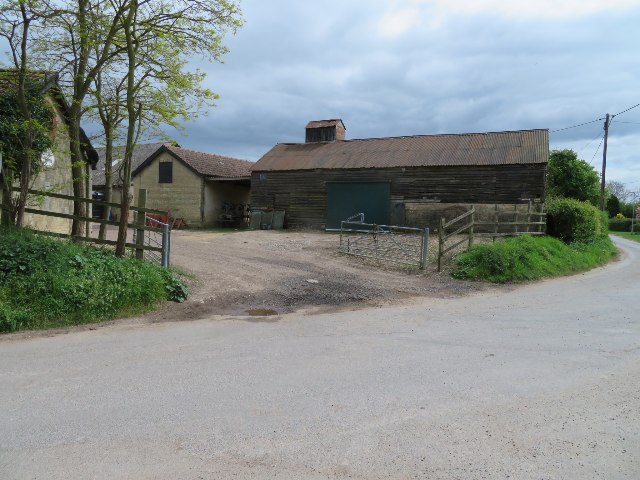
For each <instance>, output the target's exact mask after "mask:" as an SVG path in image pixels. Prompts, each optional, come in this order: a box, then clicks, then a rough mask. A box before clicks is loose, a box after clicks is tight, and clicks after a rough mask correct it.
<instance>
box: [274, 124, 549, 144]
mask: <svg viewBox="0 0 640 480" xmlns="http://www.w3.org/2000/svg"><path fill="white" fill-rule="evenodd" d="M544 131H546V132H548V131H549V129H548V128H524V129H521V130H497V131H493V132H465V133H426V134H416V135H398V136H393V137H368V138H348V139H344V140H331V141H326V142H280V143H278V145H309V144H314V143H315V144H323V143H342V142H362V141H368V140H399V139H403V138H425V137H464V136H471V135H478V136H479V135H498V134H507V133H523V132H544Z"/></svg>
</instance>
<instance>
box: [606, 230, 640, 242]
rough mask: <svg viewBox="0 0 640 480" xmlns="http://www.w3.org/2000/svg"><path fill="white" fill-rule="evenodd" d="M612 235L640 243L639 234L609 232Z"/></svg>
mask: <svg viewBox="0 0 640 480" xmlns="http://www.w3.org/2000/svg"><path fill="white" fill-rule="evenodd" d="M611 233H612V234H613V235H617V236H618V237H622V238H626V239H628V240H633V241H634V242H640V232H633V233H631V232H611Z"/></svg>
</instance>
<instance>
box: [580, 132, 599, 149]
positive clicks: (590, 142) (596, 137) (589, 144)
mask: <svg viewBox="0 0 640 480" xmlns="http://www.w3.org/2000/svg"><path fill="white" fill-rule="evenodd" d="M602 135H603V133H602V132H598V134H597V135H596V136H595V137H593V138H592V139H591V140H589V141H588V142H587V143H586V145H585V146H584V147H582V148H581V149H580V150H586V149H587V148H589V147H590V146H591V144H592V143H593V142H595V141H596V140H597V139H598V138H600V137H601V136H602Z"/></svg>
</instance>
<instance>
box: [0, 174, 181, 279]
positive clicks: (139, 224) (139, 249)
mask: <svg viewBox="0 0 640 480" xmlns="http://www.w3.org/2000/svg"><path fill="white" fill-rule="evenodd" d="M12 190H13V191H20V189H19V188H17V187H14V188H13V189H12ZM29 194H30V195H36V196H42V197H51V198H57V199H61V200H70V201H73V200H76V197H73V196H71V195H63V194H60V193H54V192H45V191H40V190H29ZM146 198H147V197H146V190H144V189H142V190H140V195H139V198H138V205H136V206H131V207H130V209H131V211H133V212H135V213H136V217H137V218H138V217H139V218H141V219H142V220H141V221H138V220H137V219H136V222H135V223H128V224H127V228H134V229H135V230H134V240H133V242H127V243H126V244H125V246H126V247H127V248H132V249H134V250H135V254H136V257H138V258H141V259H142V258H144V256H145V252H149V253H148V255H149V256H150V258H151V259H155V258H156V257H157V256H158V255H160V263H161V265H162V266H164V267H168V266H169V243H170V241H169V238H170V228H168V227H169V226H168V225H167V224H164V223H162V222H157V224H153V222H150V221H148V220H150V219H148V218H147V214H149V213H151V214H159V215H168V213H167V212H165V211H163V210H156V209H153V208H146V206H145V205H146ZM78 200H80V201H81V202H83V203H87V204H92V205H101V206H103V207H106V206H109V207H114V208H120V206H121V205H120V204H119V203H113V202H103V201H101V200H94V199H92V198H80V199H78ZM25 212H26V213H30V214H32V215H44V216H49V217H56V218H64V219H66V220H79V221H82V222H89V223H97V224H101V225H112V226H119V225H120V223H119V222H116V221H113V220H104V219H102V218H93V217H86V216H83V215H73V214H70V213H62V212H52V211H47V210H40V209H37V208H25ZM35 231H36V232H37V233H39V234H42V235H49V236H52V237H60V238H70V239H72V240H75V241H80V242H87V243H94V244H97V245H110V246H115V245H116V244H117V242H116V241H115V240H107V239H101V238H94V237H84V236H79V235H71V234H66V233H55V232H47V231H43V230H35ZM158 235H162V241H160V242H158V241H156V240H155V238H156V237H157V236H158ZM145 236H146V237H147V238H149V240H148V241H145ZM140 238H142V241H140V240H139V239H140ZM152 238H153V239H154V240H151V239H152Z"/></svg>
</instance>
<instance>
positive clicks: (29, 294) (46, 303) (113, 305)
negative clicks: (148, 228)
mask: <svg viewBox="0 0 640 480" xmlns="http://www.w3.org/2000/svg"><path fill="white" fill-rule="evenodd" d="M186 295H187V290H186V286H185V285H184V284H183V283H182V282H181V281H180V280H178V279H177V278H175V276H174V275H173V274H172V273H170V272H168V271H166V270H164V269H162V268H160V267H158V266H155V265H152V264H150V263H148V262H142V261H139V260H136V259H129V258H125V259H122V258H117V257H115V256H113V254H112V253H111V252H109V251H105V250H101V249H96V248H92V247H87V246H82V245H78V244H74V243H70V242H66V241H61V240H57V239H51V238H47V237H41V236H37V235H34V234H33V233H32V232H30V231H29V230H26V229H15V228H6V227H3V228H1V229H0V331H5V332H6V331H15V330H20V329H42V328H53V327H60V326H68V325H77V324H82V323H91V322H96V321H101V320H109V319H113V318H117V317H119V316H122V315H123V314H124V313H127V314H135V313H140V312H144V311H149V310H150V309H152V308H153V306H154V305H155V304H156V303H157V302H158V301H160V300H164V299H175V300H177V301H184V299H185V298H186Z"/></svg>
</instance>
